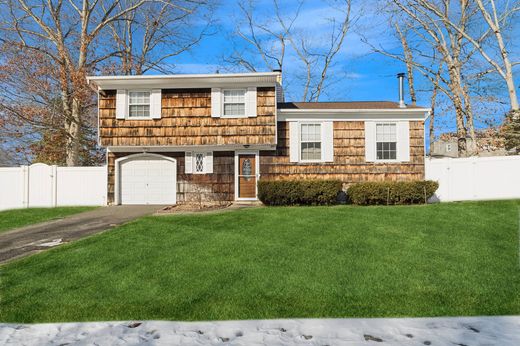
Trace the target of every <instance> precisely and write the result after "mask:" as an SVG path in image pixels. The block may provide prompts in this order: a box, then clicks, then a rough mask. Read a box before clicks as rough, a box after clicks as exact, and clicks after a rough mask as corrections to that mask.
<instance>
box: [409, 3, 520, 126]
mask: <svg viewBox="0 0 520 346" xmlns="http://www.w3.org/2000/svg"><path fill="white" fill-rule="evenodd" d="M417 2H418V3H419V4H420V5H421V6H422V7H423V8H425V9H427V10H428V11H430V12H431V13H432V14H434V15H435V16H437V17H438V18H439V19H441V20H442V21H443V22H444V23H446V24H447V25H449V26H450V27H451V28H452V29H453V30H455V31H456V32H457V34H458V35H460V36H461V37H463V38H464V39H466V40H467V41H468V42H470V43H471V44H472V45H473V46H474V48H475V49H476V50H477V51H478V52H479V53H480V55H481V56H482V57H483V58H484V60H485V61H487V62H488V63H489V65H491V68H492V69H493V70H494V71H495V72H497V73H498V75H499V76H500V77H501V78H502V79H503V80H504V82H505V84H506V86H507V90H508V96H509V100H510V104H511V110H513V111H518V110H519V105H518V98H517V94H516V88H515V81H514V77H513V65H514V63H513V62H511V60H510V52H509V50H508V47H507V45H506V42H505V39H504V35H503V30H504V28H505V27H506V25H507V23H509V22H511V21H512V20H513V18H515V16H516V14H517V13H518V11H519V10H520V2H519V1H512V2H511V1H503V2H501V3H502V5H503V6H502V7H501V10H502V11H501V12H500V13H499V9H497V6H496V3H495V0H486V1H483V0H472V1H470V0H461V1H460V2H461V6H463V5H466V4H467V3H468V2H474V3H476V5H477V8H478V10H479V13H480V15H481V16H482V18H483V22H484V23H485V24H486V25H487V28H485V30H484V33H482V32H477V33H474V31H470V30H468V26H467V25H466V23H457V22H455V21H453V20H452V18H451V16H450V14H449V13H448V12H447V11H444V10H443V9H442V8H439V6H436V4H435V3H434V2H432V1H428V0H417ZM445 2H446V0H445ZM484 27H485V26H484ZM473 29H474V28H473ZM488 32H491V33H492V34H493V36H494V37H495V41H496V45H493V44H491V45H485V44H484V42H483V40H482V37H483V36H487V34H488ZM517 116H518V117H520V112H519V114H518V115H517Z"/></svg>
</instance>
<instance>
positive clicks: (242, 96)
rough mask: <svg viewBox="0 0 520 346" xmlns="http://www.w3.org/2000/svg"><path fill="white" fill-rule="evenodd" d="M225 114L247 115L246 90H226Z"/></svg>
mask: <svg viewBox="0 0 520 346" xmlns="http://www.w3.org/2000/svg"><path fill="white" fill-rule="evenodd" d="M223 105H224V107H223V109H224V114H223V116H225V117H226V116H227V117H243V116H245V115H246V90H245V89H230V90H224V100H223Z"/></svg>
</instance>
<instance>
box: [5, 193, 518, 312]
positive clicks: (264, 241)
mask: <svg viewBox="0 0 520 346" xmlns="http://www.w3.org/2000/svg"><path fill="white" fill-rule="evenodd" d="M519 211H520V201H494V202H470V203H449V204H436V205H428V206H396V207H353V206H336V207H294V208H257V209H246V210H239V211H234V212H223V213H217V214H205V215H178V216H165V217H146V218H143V219H140V220H138V221H135V222H133V223H129V224H127V225H124V226H122V227H119V228H117V229H115V230H113V231H110V232H106V233H103V234H100V235H96V236H93V237H91V238H87V239H85V240H82V241H78V242H76V243H72V244H68V245H65V246H63V247H60V248H56V249H53V250H50V251H47V252H44V253H41V254H38V255H35V256H32V257H29V258H26V259H22V260H19V261H16V262H13V263H11V264H8V265H6V266H4V267H1V268H0V277H1V281H0V321H4V322H53V321H92V320H131V319H164V320H217V319H218V320H226V319H263V318H291V317H302V318H306V317H309V318H311V317H312V318H319V317H383V316H459V315H510V314H520V294H519V292H520V269H519V248H518V246H519V239H518V234H519V225H518V220H519Z"/></svg>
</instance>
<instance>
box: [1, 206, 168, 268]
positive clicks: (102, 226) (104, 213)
mask: <svg viewBox="0 0 520 346" xmlns="http://www.w3.org/2000/svg"><path fill="white" fill-rule="evenodd" d="M162 207H163V206H158V205H131V206H130V205H127V206H112V207H102V208H98V209H95V210H92V211H87V212H84V213H80V214H75V215H71V216H67V217H65V218H63V219H59V220H54V221H49V222H44V223H39V224H35V225H30V226H26V227H23V228H18V229H14V230H12V231H8V232H5V233H1V234H0V263H4V262H7V261H10V260H12V259H15V258H19V257H23V256H28V255H30V254H33V253H35V252H39V251H43V250H45V249H48V248H51V247H54V246H57V245H59V244H63V243H68V242H71V241H74V240H76V239H80V238H83V237H86V236H89V235H92V234H95V233H99V232H103V231H105V230H108V229H110V228H113V227H116V226H118V225H121V224H123V223H126V222H129V221H132V220H134V219H136V218H138V217H141V216H145V215H150V214H153V213H154V212H155V211H157V210H159V209H161V208H162Z"/></svg>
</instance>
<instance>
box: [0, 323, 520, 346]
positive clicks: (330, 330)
mask: <svg viewBox="0 0 520 346" xmlns="http://www.w3.org/2000/svg"><path fill="white" fill-rule="evenodd" d="M0 344H2V345H56V344H58V345H60V344H71V345H92V344H97V345H238V346H240V345H501V346H508V345H515V346H516V345H520V316H494V317H440V318H374V319H294V320H250V321H215V322H167V321H127V322H88V323H46V324H0Z"/></svg>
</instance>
